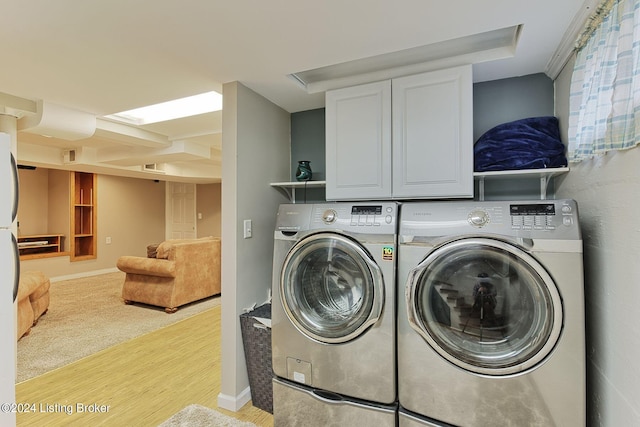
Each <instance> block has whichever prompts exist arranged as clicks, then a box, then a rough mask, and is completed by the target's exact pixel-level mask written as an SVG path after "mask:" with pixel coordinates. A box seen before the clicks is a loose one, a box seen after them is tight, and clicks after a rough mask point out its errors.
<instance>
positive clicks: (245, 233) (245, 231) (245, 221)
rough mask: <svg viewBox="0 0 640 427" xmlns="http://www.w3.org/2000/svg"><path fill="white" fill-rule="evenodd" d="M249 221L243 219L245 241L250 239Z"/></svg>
mask: <svg viewBox="0 0 640 427" xmlns="http://www.w3.org/2000/svg"><path fill="white" fill-rule="evenodd" d="M251 233H252V230H251V220H250V219H245V220H244V238H245V239H249V238H251Z"/></svg>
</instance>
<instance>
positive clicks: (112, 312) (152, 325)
mask: <svg viewBox="0 0 640 427" xmlns="http://www.w3.org/2000/svg"><path fill="white" fill-rule="evenodd" d="M124 276H125V275H124V273H122V272H114V273H107V274H102V275H98V276H92V277H85V278H80V279H72V280H65V281H60V282H55V283H52V284H51V289H50V295H51V302H50V304H49V311H48V312H47V314H45V315H44V316H42V317H41V318H40V320H39V321H38V324H37V325H36V326H34V327H33V328H32V329H31V333H30V334H29V335H27V336H25V337H23V338H22V339H20V340H19V341H18V367H17V368H18V378H17V380H18V382H22V381H25V380H28V379H29V378H33V377H35V376H38V375H41V374H44V373H46V372H49V371H51V370H53V369H56V368H59V367H61V366H64V365H67V364H69V363H72V362H74V361H76V360H79V359H81V358H83V357H86V356H89V355H91V354H94V353H97V352H99V351H101V350H104V349H106V348H108V347H111V346H113V345H116V344H119V343H122V342H125V341H128V340H130V339H132V338H135V337H138V336H140V335H143V334H146V333H148V332H152V331H154V330H157V329H159V328H162V327H164V326H168V325H171V324H173V323H176V322H178V321H180V320H183V319H186V318H188V317H191V316H193V315H195V314H198V313H201V312H203V311H205V310H208V309H210V308H213V307H215V306H217V305H220V297H212V298H208V299H205V300H201V301H198V302H195V303H192V304H188V305H185V306H182V307H180V308H179V309H178V311H177V312H176V313H173V314H167V313H165V312H164V310H163V309H162V308H161V307H153V306H148V305H142V304H134V305H126V304H124V302H123V301H122V298H121V297H120V295H121V290H122V283H123V282H124Z"/></svg>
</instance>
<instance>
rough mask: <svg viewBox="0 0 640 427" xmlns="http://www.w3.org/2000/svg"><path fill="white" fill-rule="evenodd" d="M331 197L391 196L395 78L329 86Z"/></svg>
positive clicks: (328, 183)
mask: <svg viewBox="0 0 640 427" xmlns="http://www.w3.org/2000/svg"><path fill="white" fill-rule="evenodd" d="M326 153H327V157H326V160H327V165H326V193H327V200H358V199H360V200H362V199H381V198H383V199H388V198H389V197H390V196H391V82H390V81H383V82H376V83H370V84H365V85H361V86H354V87H348V88H344V89H336V90H332V91H328V92H327V95H326Z"/></svg>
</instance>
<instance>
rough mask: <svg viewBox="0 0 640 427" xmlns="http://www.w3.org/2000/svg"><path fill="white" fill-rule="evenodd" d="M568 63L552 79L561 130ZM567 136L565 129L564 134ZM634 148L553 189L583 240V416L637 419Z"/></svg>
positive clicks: (638, 243)
mask: <svg viewBox="0 0 640 427" xmlns="http://www.w3.org/2000/svg"><path fill="white" fill-rule="evenodd" d="M572 68H573V62H570V63H569V64H568V65H567V66H566V67H565V70H563V72H562V74H561V75H560V76H559V77H558V79H557V80H556V94H557V96H556V98H557V100H558V101H557V115H558V117H560V120H561V123H562V122H563V123H564V125H563V126H561V129H565V130H566V122H567V118H568V105H569V102H568V99H569V84H570V79H571V70H572ZM565 136H566V135H565ZM639 164H640V149H638V148H637V147H636V148H633V149H630V150H624V151H612V152H609V153H607V154H605V155H602V156H599V157H596V158H594V159H591V160H586V161H583V162H580V163H577V164H572V165H571V171H570V172H569V173H568V174H567V175H565V176H564V177H563V178H562V179H561V180H560V182H559V184H558V189H557V195H558V197H563V198H565V197H566V198H572V199H575V200H576V201H577V202H578V208H579V211H580V219H581V228H582V238H583V242H584V274H585V312H586V331H587V333H586V338H587V408H588V411H587V423H588V425H590V426H638V425H640V382H638V378H640V363H639V362H638V360H640V333H639V332H638V326H637V324H636V319H637V317H638V316H637V312H638V302H639V301H640V286H638V285H639V284H640V264H638V254H639V253H640V228H639V227H638V225H637V222H638V220H637V216H638V212H640V198H638V194H640V173H639V172H638V170H639V169H638V165H639Z"/></svg>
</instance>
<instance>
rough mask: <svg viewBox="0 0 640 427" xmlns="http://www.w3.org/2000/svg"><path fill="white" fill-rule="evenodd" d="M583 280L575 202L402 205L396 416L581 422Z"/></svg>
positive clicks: (486, 422) (484, 422) (418, 420)
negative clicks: (397, 413) (398, 405)
mask: <svg viewBox="0 0 640 427" xmlns="http://www.w3.org/2000/svg"><path fill="white" fill-rule="evenodd" d="M583 283H584V280H583V256H582V240H581V234H580V228H579V223H578V208H577V206H576V203H575V202H574V201H573V200H537V201H513V202H510V201H460V202H455V201H454V202H430V203H422V202H415V203H406V204H403V206H402V212H401V217H400V225H399V234H398V290H399V293H398V298H399V305H398V337H397V338H398V396H399V404H400V407H401V409H400V411H399V425H400V426H405V427H408V426H418V425H440V424H442V425H449V424H451V425H455V426H462V427H465V426H473V427H480V426H492V427H495V426H524V425H526V426H584V425H585V423H586V409H585V400H586V399H585V394H586V387H585V382H586V373H585V338H584V331H585V329H584V328H585V326H584V289H583V287H584V284H583ZM400 299H401V300H400Z"/></svg>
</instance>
